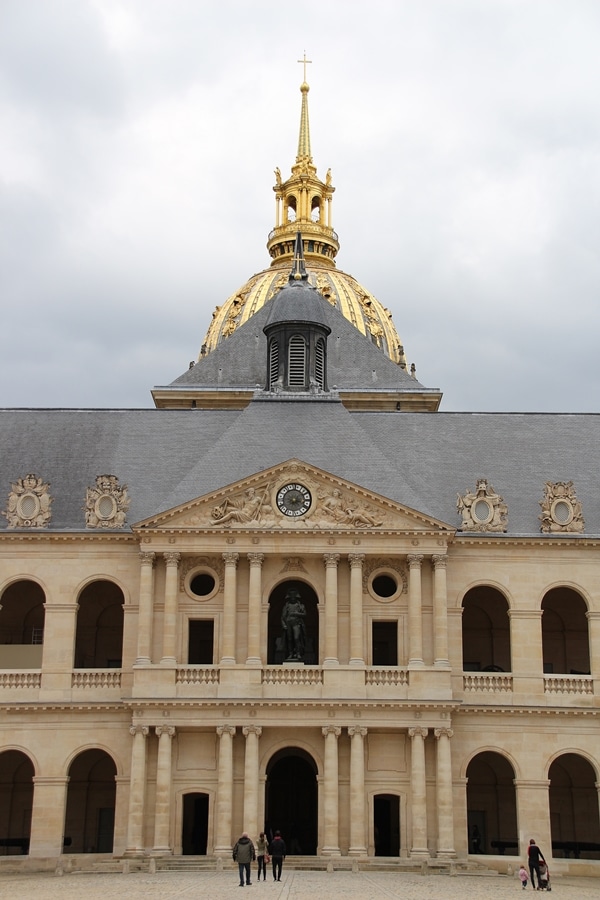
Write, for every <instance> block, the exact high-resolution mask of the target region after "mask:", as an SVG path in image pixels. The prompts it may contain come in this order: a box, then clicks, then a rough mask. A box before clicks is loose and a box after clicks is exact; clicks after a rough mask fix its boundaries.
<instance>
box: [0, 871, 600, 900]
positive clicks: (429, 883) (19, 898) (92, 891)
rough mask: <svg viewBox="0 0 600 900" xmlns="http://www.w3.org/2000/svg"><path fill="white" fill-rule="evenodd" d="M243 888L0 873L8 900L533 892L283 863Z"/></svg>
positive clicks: (512, 884) (481, 899) (463, 878)
mask: <svg viewBox="0 0 600 900" xmlns="http://www.w3.org/2000/svg"><path fill="white" fill-rule="evenodd" d="M253 877H254V873H253ZM240 890H241V888H240V887H239V885H238V879H237V870H236V869H234V867H233V866H232V868H231V869H230V870H228V871H226V872H218V873H217V872H214V873H211V872H203V873H201V874H191V873H187V872H186V873H167V872H161V873H157V874H156V875H149V874H137V873H133V874H131V875H64V876H62V877H57V876H55V875H0V897H2V898H10V900H57V898H60V900H63V898H64V900H116V898H119V900H122V898H125V900H138V898H144V900H150V898H154V897H156V898H161V900H192V898H194V900H196V898H198V900H200V898H202V900H204V898H206V900H225V898H229V897H237V896H238V895H239V896H241V897H248V895H250V897H254V898H255V900H259V898H263V897H264V898H268V900H317V898H318V900H334V898H335V900H338V898H339V900H390V898H392V900H395V898H402V900H465V898H467V900H500V898H502V900H505V898H507V897H515V898H518V897H521V896H527V894H525V893H524V892H523V891H522V889H521V885H520V882H519V881H518V879H517V878H516V877H506V876H501V875H499V876H497V877H485V876H468V875H456V876H449V875H429V876H421V875H391V874H388V873H373V874H366V873H361V874H355V875H353V874H352V873H350V872H333V873H327V872H292V871H289V872H286V871H285V869H284V872H283V877H282V880H281V884H278V883H274V882H273V880H272V879H270V880H269V881H266V882H263V881H261V882H260V884H257V883H256V882H253V884H252V885H251V886H250V887H244V889H243V891H244V892H243V894H239V892H240ZM553 891H554V897H555V898H557V900H558V898H560V900H575V898H577V900H592V898H593V900H598V896H599V892H600V882H599V880H598V879H593V878H571V877H568V878H556V879H555V880H554V885H553ZM529 895H531V888H529ZM536 896H537V894H536Z"/></svg>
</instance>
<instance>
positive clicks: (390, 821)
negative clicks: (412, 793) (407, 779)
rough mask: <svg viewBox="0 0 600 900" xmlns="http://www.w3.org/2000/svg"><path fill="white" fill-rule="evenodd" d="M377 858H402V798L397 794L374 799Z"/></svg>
mask: <svg viewBox="0 0 600 900" xmlns="http://www.w3.org/2000/svg"><path fill="white" fill-rule="evenodd" d="M373 836H374V841H375V856H400V798H399V797H398V796H397V795H396V794H376V795H375V797H373Z"/></svg>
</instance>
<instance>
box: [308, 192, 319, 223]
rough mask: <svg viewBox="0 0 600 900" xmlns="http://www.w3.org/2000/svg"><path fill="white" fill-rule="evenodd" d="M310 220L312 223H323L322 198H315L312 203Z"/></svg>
mask: <svg viewBox="0 0 600 900" xmlns="http://www.w3.org/2000/svg"><path fill="white" fill-rule="evenodd" d="M310 218H311V222H320V221H321V198H320V197H313V198H312V199H311V202H310Z"/></svg>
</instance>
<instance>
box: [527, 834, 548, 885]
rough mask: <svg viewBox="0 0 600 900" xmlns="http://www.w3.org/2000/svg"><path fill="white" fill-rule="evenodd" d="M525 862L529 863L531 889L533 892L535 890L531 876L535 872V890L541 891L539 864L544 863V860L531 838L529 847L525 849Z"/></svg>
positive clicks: (533, 879)
mask: <svg viewBox="0 0 600 900" xmlns="http://www.w3.org/2000/svg"><path fill="white" fill-rule="evenodd" d="M527 861H528V863H529V874H530V876H531V887H532V888H533V889H534V891H535V890H536V887H535V878H534V877H533V874H534V872H535V874H536V875H537V890H538V891H541V889H542V884H541V881H542V879H541V875H540V863H545V862H546V860H545V859H544V857H543V856H542V851H541V850H540V848H539V847H538V845H537V844H536V842H535V841H534V839H533V838H531V840H530V841H529V847H528V848H527Z"/></svg>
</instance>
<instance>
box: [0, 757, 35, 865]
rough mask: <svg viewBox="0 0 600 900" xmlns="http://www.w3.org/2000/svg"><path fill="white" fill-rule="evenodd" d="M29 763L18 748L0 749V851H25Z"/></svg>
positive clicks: (6, 853)
mask: <svg viewBox="0 0 600 900" xmlns="http://www.w3.org/2000/svg"><path fill="white" fill-rule="evenodd" d="M34 774H35V772H34V769H33V763H32V762H31V760H30V759H29V757H28V756H25V754H24V753H21V751H20V750H5V751H4V753H0V797H1V800H0V855H2V856H13V855H22V854H26V853H29V838H30V835H31V809H32V807H33V776H34Z"/></svg>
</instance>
